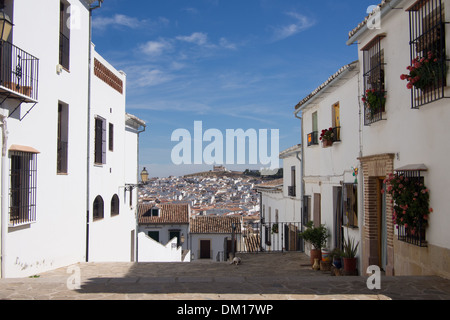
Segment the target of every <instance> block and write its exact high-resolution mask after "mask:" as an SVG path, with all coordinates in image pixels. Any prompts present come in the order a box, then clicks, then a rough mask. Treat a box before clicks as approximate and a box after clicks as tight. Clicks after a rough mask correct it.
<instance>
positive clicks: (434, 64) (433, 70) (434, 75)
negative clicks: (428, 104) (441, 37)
mask: <svg viewBox="0 0 450 320" xmlns="http://www.w3.org/2000/svg"><path fill="white" fill-rule="evenodd" d="M406 69H407V70H408V71H409V74H402V75H401V76H400V79H401V80H407V81H408V84H407V85H406V87H407V88H408V89H412V88H416V89H420V90H423V91H426V90H428V89H429V88H433V87H438V86H440V85H442V83H443V81H444V79H445V76H446V74H447V70H448V68H447V65H446V64H445V60H444V59H440V58H439V57H438V56H437V55H436V54H434V53H433V52H432V51H429V52H428V53H427V55H426V56H424V57H416V58H415V59H413V61H412V63H411V65H410V66H408V67H407V68H406Z"/></svg>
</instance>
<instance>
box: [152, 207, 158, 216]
mask: <svg viewBox="0 0 450 320" xmlns="http://www.w3.org/2000/svg"><path fill="white" fill-rule="evenodd" d="M152 217H159V208H153V209H152Z"/></svg>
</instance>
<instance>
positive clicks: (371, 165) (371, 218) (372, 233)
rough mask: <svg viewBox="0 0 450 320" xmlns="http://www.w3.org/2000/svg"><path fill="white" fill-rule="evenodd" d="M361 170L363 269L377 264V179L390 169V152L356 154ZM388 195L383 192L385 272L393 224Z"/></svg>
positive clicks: (389, 271)
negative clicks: (385, 229) (384, 205)
mask: <svg viewBox="0 0 450 320" xmlns="http://www.w3.org/2000/svg"><path fill="white" fill-rule="evenodd" d="M360 161H361V163H362V170H363V177H364V178H363V181H364V182H363V183H364V185H363V194H364V196H363V197H364V226H363V232H362V235H363V239H361V240H362V241H361V242H362V257H361V259H362V262H363V270H366V269H367V268H368V267H369V266H370V265H379V264H380V250H379V243H380V237H381V234H380V206H381V202H380V201H381V198H380V183H381V181H382V180H384V179H385V178H386V177H387V176H388V175H389V174H390V173H393V171H394V155H393V154H381V155H375V156H368V157H363V158H360ZM391 202H392V197H391V196H390V195H389V194H386V228H387V266H386V270H385V271H386V274H387V275H393V274H394V224H393V221H392V203H391Z"/></svg>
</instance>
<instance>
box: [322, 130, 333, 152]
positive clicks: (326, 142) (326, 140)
mask: <svg viewBox="0 0 450 320" xmlns="http://www.w3.org/2000/svg"><path fill="white" fill-rule="evenodd" d="M333 140H334V130H333V128H330V129H324V130H322V132H321V134H320V141H322V143H323V147H324V148H326V147H331V146H332V145H333Z"/></svg>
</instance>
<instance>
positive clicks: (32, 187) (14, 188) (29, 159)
mask: <svg viewBox="0 0 450 320" xmlns="http://www.w3.org/2000/svg"><path fill="white" fill-rule="evenodd" d="M10 159H11V167H10V181H11V185H10V206H9V223H10V225H12V226H17V225H23V224H27V223H32V222H36V189H37V154H35V153H29V152H21V151H11V153H10Z"/></svg>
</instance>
